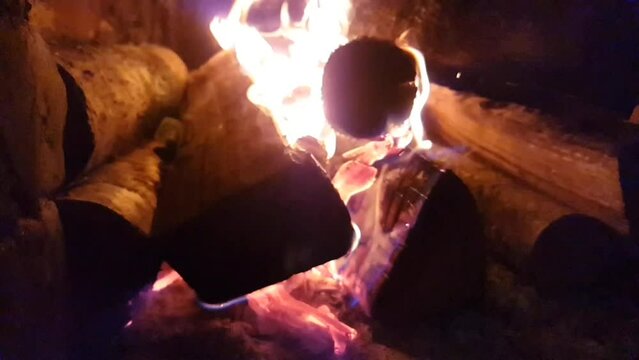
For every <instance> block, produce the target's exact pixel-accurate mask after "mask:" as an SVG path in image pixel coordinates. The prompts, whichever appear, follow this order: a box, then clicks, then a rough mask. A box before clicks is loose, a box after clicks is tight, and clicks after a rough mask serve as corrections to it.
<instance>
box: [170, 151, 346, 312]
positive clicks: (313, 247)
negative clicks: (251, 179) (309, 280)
mask: <svg viewBox="0 0 639 360" xmlns="http://www.w3.org/2000/svg"><path fill="white" fill-rule="evenodd" d="M351 241H352V227H351V220H350V216H349V214H348V211H347V209H346V207H345V206H344V204H343V203H342V201H341V199H340V197H339V195H338V193H337V191H336V190H335V189H334V188H333V185H332V184H331V182H330V180H329V179H328V178H327V177H326V175H325V174H324V173H323V171H322V170H321V169H320V168H319V167H317V165H316V164H315V162H314V161H313V160H311V159H310V158H308V157H304V159H301V160H299V161H297V162H291V164H290V165H289V166H287V167H286V168H285V169H284V170H283V171H281V172H280V173H278V174H277V175H275V176H274V177H271V178H270V179H268V180H266V181H263V182H261V183H258V184H256V185H254V186H253V187H251V188H249V189H247V190H245V191H243V192H239V193H236V194H234V195H231V196H228V197H226V198H223V199H221V200H220V201H218V202H216V203H214V204H213V205H212V206H211V207H209V209H208V210H206V211H204V212H203V213H201V214H200V215H199V216H197V217H195V218H194V219H192V220H190V221H188V222H187V223H185V224H184V225H182V226H180V227H178V228H177V229H176V230H174V231H171V232H169V233H167V234H166V235H164V236H163V242H164V244H165V249H164V253H165V255H166V259H167V261H168V263H169V264H170V265H171V266H172V267H173V268H174V269H175V270H176V271H177V272H178V273H180V275H181V276H182V277H183V278H184V280H185V281H186V282H187V283H188V284H189V285H190V286H191V287H192V288H193V289H194V290H195V291H196V293H197V295H198V297H199V299H200V300H201V301H203V302H205V303H209V304H217V303H222V302H226V301H228V300H231V299H234V298H237V297H240V296H243V295H245V294H248V293H250V292H252V291H255V290H258V289H260V288H263V287H265V286H268V285H271V284H275V283H277V282H280V281H283V280H285V279H287V278H289V277H290V276H292V275H294V274H297V273H300V272H304V271H306V270H309V269H311V268H312V267H315V266H317V265H321V264H323V263H326V262H328V261H330V260H333V259H336V258H339V257H341V256H343V255H344V254H346V252H347V251H348V250H349V248H350V246H351Z"/></svg>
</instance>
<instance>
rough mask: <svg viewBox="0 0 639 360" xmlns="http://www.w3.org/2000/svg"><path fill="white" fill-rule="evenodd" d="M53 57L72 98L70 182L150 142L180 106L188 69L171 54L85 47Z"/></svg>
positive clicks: (147, 48)
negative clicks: (145, 141)
mask: <svg viewBox="0 0 639 360" xmlns="http://www.w3.org/2000/svg"><path fill="white" fill-rule="evenodd" d="M55 55H56V59H57V61H58V62H59V64H60V72H61V74H62V76H63V78H64V80H65V84H66V85H67V90H68V94H69V111H68V118H67V128H66V131H65V138H64V153H65V161H66V164H65V167H66V170H67V176H66V178H67V180H72V179H73V178H75V176H77V175H78V174H80V173H81V172H82V171H84V170H88V169H92V168H94V167H96V166H97V165H100V164H102V163H104V162H106V161H109V160H110V159H112V158H114V157H117V156H120V155H123V154H125V153H127V152H129V151H131V150H133V149H134V148H135V147H136V146H137V145H139V144H141V143H142V142H143V141H144V140H145V139H149V138H150V137H151V135H152V134H153V132H154V131H155V128H156V127H157V125H158V123H159V121H160V120H161V119H162V117H163V116H165V115H167V114H171V113H174V112H177V109H178V106H179V104H180V101H181V100H182V96H183V93H184V89H185V86H186V78H187V70H186V66H185V65H184V63H183V62H182V60H180V58H179V57H178V56H177V55H176V54H175V53H173V52H172V51H170V50H168V49H165V48H161V47H159V46H153V45H140V46H133V45H120V46H111V47H91V46H84V47H74V48H60V49H57V50H56V52H55Z"/></svg>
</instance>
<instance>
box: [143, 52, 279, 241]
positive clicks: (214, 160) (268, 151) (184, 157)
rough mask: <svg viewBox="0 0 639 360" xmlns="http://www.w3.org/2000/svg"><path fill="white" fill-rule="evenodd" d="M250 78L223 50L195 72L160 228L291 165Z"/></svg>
mask: <svg viewBox="0 0 639 360" xmlns="http://www.w3.org/2000/svg"><path fill="white" fill-rule="evenodd" d="M250 83H251V82H250V79H249V78H248V77H246V75H244V74H243V73H242V70H241V68H240V65H239V63H238V62H237V60H236V59H235V54H234V53H232V52H222V53H219V54H218V55H216V56H215V57H213V58H212V59H211V60H210V61H209V62H208V63H207V64H206V65H204V66H203V67H202V68H200V69H198V70H197V71H195V72H193V73H192V75H191V78H190V80H189V86H188V89H187V91H186V98H185V108H184V111H183V113H182V116H181V118H182V120H183V122H184V129H185V134H184V146H183V147H182V148H181V149H180V151H179V153H178V156H177V159H176V160H175V162H174V164H173V165H172V166H171V169H170V171H168V172H167V174H166V178H165V179H164V186H163V187H162V189H161V192H160V195H159V204H158V213H157V216H156V221H155V226H154V227H155V229H154V231H155V232H156V233H158V234H159V233H162V232H165V231H167V230H169V229H175V228H176V227H177V226H179V225H180V224H183V223H184V222H186V221H187V220H189V219H192V218H194V217H195V216H197V215H198V214H200V213H202V212H204V211H205V210H207V209H208V208H209V207H210V206H211V205H212V204H214V203H215V202H216V201H217V200H219V199H221V198H222V197H224V196H229V195H231V194H233V193H236V192H239V191H241V190H244V189H248V188H249V187H251V186H252V185H255V184H258V183H260V182H262V181H265V180H266V179H268V178H270V177H272V176H273V175H275V174H277V173H278V172H279V171H280V170H282V169H284V168H285V167H286V166H287V165H288V164H290V160H289V159H288V157H287V155H286V154H285V146H284V144H283V142H282V139H281V137H280V135H279V134H278V132H277V130H276V128H275V126H274V124H273V121H272V120H271V118H269V117H268V116H267V115H265V114H264V113H263V112H262V111H261V110H260V109H258V108H257V107H256V106H255V105H253V104H252V103H251V102H249V101H248V99H247V98H246V91H247V90H248V88H249V86H250Z"/></svg>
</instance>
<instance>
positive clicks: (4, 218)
mask: <svg viewBox="0 0 639 360" xmlns="http://www.w3.org/2000/svg"><path fill="white" fill-rule="evenodd" d="M454 6H457V5H446V4H441V3H440V2H438V1H434V0H433V1H431V2H419V1H405V2H401V4H384V3H383V2H375V1H369V0H308V1H306V0H299V1H297V0H272V1H271V0H235V1H234V2H233V3H232V4H229V7H228V8H224V6H223V5H221V4H218V3H216V2H207V1H204V0H197V1H192V2H188V1H183V0H175V1H165V2H157V1H148V2H130V1H121V2H115V1H110V0H100V1H94V2H92V1H82V2H76V1H70V0H39V1H31V2H30V1H24V0H18V1H8V2H6V4H5V5H3V8H4V9H5V11H4V13H0V47H1V48H3V49H4V50H5V51H4V52H3V53H5V54H6V57H5V58H4V59H2V60H0V65H2V66H1V67H0V78H1V79H3V82H4V83H5V84H6V85H4V86H3V87H2V90H1V95H0V96H1V97H2V98H3V99H5V100H4V101H3V103H2V104H1V105H0V120H2V124H0V149H2V151H1V152H0V155H1V156H0V201H4V202H3V203H2V204H3V209H6V211H5V210H3V211H1V212H0V230H1V231H3V233H2V239H4V240H0V264H2V265H3V266H5V267H6V271H3V272H2V273H3V274H4V275H2V276H0V309H1V308H6V309H9V310H10V311H9V312H6V315H5V313H0V322H2V324H3V325H4V324H5V323H6V324H7V325H9V326H8V327H7V329H10V330H9V331H8V332H7V336H6V339H5V338H4V335H2V334H0V358H2V359H4V356H9V357H8V358H10V359H12V358H24V359H29V358H41V356H42V355H43V354H53V355H52V356H53V357H57V358H69V359H88V358H99V357H103V358H108V359H112V358H113V359H114V358H124V359H140V358H158V359H164V358H166V359H170V358H210V357H211V356H213V357H216V358H229V357H231V356H235V357H238V356H239V358H266V359H289V358H290V359H297V358H304V359H310V358H313V359H322V358H348V359H382V358H392V359H405V358H424V357H428V358H431V357H432V358H450V357H469V356H470V355H469V354H471V353H473V352H474V351H475V349H481V352H485V353H486V354H492V355H487V357H489V358H490V357H499V356H498V355H499V354H501V356H502V357H503V356H504V354H508V355H506V357H512V356H511V355H512V354H519V355H521V354H523V353H526V354H528V353H530V354H531V355H530V356H532V357H549V358H557V357H562V356H563V355H566V354H568V356H569V357H576V358H587V357H589V356H590V355H592V354H591V353H585V352H583V351H581V350H579V351H578V350H576V349H571V350H570V351H568V350H565V348H564V347H563V346H558V345H557V344H555V343H551V344H550V345H548V343H547V342H549V341H551V340H549V338H552V339H555V340H553V341H560V342H562V344H563V342H564V340H565V343H571V342H573V341H574V342H575V343H580V344H590V342H591V340H592V339H591V337H589V336H590V335H583V334H582V332H583V331H581V330H580V327H581V326H584V325H583V324H590V323H592V322H594V320H593V321H590V318H588V316H589V315H588V314H586V313H587V312H584V311H580V310H579V309H581V308H580V306H584V307H588V306H594V305H592V304H593V302H589V301H590V300H587V301H586V300H583V298H584V297H586V298H588V299H590V297H593V298H596V299H601V298H606V299H609V300H607V301H611V302H612V303H614V304H615V306H612V305H610V303H606V304H604V305H602V306H601V308H602V309H603V308H605V309H606V310H601V312H602V313H603V315H601V316H602V317H603V318H605V319H606V320H607V317H611V318H615V319H617V320H614V321H613V322H612V323H613V324H615V330H612V329H609V331H607V334H606V335H601V336H599V337H597V336H594V335H593V336H592V337H596V338H597V339H603V340H601V341H600V343H603V344H605V345H602V346H601V349H600V351H599V352H598V354H599V355H601V354H604V355H603V356H600V357H602V358H606V357H607V355H610V354H612V353H611V351H613V350H614V349H617V348H619V347H620V346H621V347H623V346H625V347H624V354H632V355H637V354H639V353H637V349H638V348H637V347H636V346H637V343H636V341H635V340H634V339H635V338H636V339H639V328H637V323H636V306H631V305H628V304H629V303H632V302H633V301H634V300H636V294H637V289H638V288H639V287H638V286H639V283H637V261H638V259H639V247H637V244H636V238H637V214H636V213H637V211H636V209H635V208H636V201H637V196H636V195H637V190H636V189H635V187H634V186H633V184H634V182H635V180H636V178H637V171H636V168H637V166H636V165H635V162H636V161H635V160H636V159H637V158H639V155H637V153H638V151H637V148H639V146H636V143H637V142H636V140H635V135H634V130H628V128H633V127H634V125H631V124H623V125H619V126H617V127H615V128H614V129H612V126H609V127H606V132H605V133H604V132H602V133H601V134H600V133H596V134H594V135H593V133H592V132H590V133H589V132H588V131H582V129H580V126H581V127H585V126H586V125H583V124H591V122H592V121H595V120H592V119H593V118H596V117H602V118H605V117H608V116H616V115H615V114H617V113H615V110H611V109H609V108H603V107H598V106H599V105H596V104H594V103H593V104H589V105H585V104H582V103H578V101H579V100H575V99H577V97H575V96H572V95H566V96H563V95H562V96H559V98H560V99H562V100H561V101H570V103H569V104H571V106H575V104H578V106H575V107H578V108H579V109H585V110H579V111H575V112H574V113H571V112H566V111H564V112H563V113H558V112H555V113H553V112H552V111H550V110H547V109H546V108H544V110H543V111H540V110H532V109H530V108H527V107H525V106H523V105H518V104H514V103H506V102H499V101H498V100H501V99H498V98H499V97H500V96H501V95H500V94H501V93H500V91H498V90H495V89H496V88H491V87H490V86H489V85H486V83H487V81H485V80H484V78H483V77H482V76H488V75H486V74H488V73H489V71H488V70H486V72H485V73H482V74H480V75H477V74H476V71H478V70H476V69H475V68H474V67H473V66H474V65H472V64H471V65H467V64H466V62H467V58H466V56H467V54H461V55H460V54H455V55H454V56H453V55H451V57H450V58H448V57H446V56H448V55H450V53H447V51H449V50H446V51H443V50H441V49H438V48H433V46H434V45H433V46H431V45H429V44H428V42H429V41H438V39H440V37H441V38H443V37H445V36H444V35H441V36H440V35H433V34H430V33H426V30H424V29H435V30H438V31H439V32H440V33H444V32H445V31H450V35H449V36H450V38H451V39H456V36H457V35H458V33H459V32H463V31H467V30H468V29H467V28H464V29H462V30H459V31H455V30H453V29H451V28H450V26H451V24H453V23H454V21H456V20H454V19H457V17H460V18H463V16H461V15H460V12H459V11H453V10H451V9H452V7H454ZM628 6H630V5H628ZM504 11H505V10H504ZM566 11H567V10H566ZM478 16H479V17H480V18H482V17H483V16H485V14H483V13H481V12H479V15H478ZM440 21H441V23H440ZM575 21H577V20H575ZM426 22H430V23H428V24H426ZM504 24H505V22H504ZM502 25H503V24H502ZM504 26H505V25H504ZM469 27H470V29H471V30H473V29H474V28H473V27H472V26H470V25H469ZM517 29H519V28H517ZM517 31H520V30H517ZM521 31H523V30H521ZM467 32H468V33H469V35H468V37H469V38H471V37H472V36H473V35H472V31H467ZM509 36H510V35H509ZM518 36H520V37H521V39H520V40H521V42H520V43H519V42H517V41H515V40H516V39H519V38H517V37H516V36H515V35H512V39H511V38H510V37H509V38H508V39H509V40H508V41H511V42H517V43H518V44H520V45H521V46H520V47H518V48H517V49H516V50H517V51H519V52H518V53H517V54H518V55H517V56H523V55H522V54H524V53H525V52H526V51H529V50H530V49H529V48H528V47H530V48H533V49H534V48H540V46H537V47H535V46H536V43H534V42H535V41H537V40H538V39H537V38H536V37H534V36H533V35H530V34H529V33H522V34H519V35H518ZM508 41H505V43H508ZM460 43H463V42H462V41H460ZM464 44H465V43H464ZM508 44H510V43H508ZM466 45H467V44H466ZM511 45H512V44H511ZM524 45H525V46H524ZM527 46H528V47H527ZM468 49H469V50H468V51H471V50H472V49H473V47H472V46H469V47H468ZM495 49H496V51H502V50H503V49H502V48H499V47H497V46H496V48H495ZM507 50H508V51H510V48H508V49H507ZM504 51H505V50H504ZM506 52H507V51H506ZM444 60H446V61H444ZM481 61H485V59H484V58H480V59H479V60H478V64H480V63H481ZM431 63H434V64H435V65H434V66H433V67H431ZM427 64H428V66H427ZM478 66H479V65H478ZM478 68H479V67H478ZM433 69H434V70H433ZM508 71H509V70H508V69H506V68H504V74H506V73H507V72H508ZM429 72H430V75H431V76H430V77H429ZM504 77H506V75H504ZM431 79H433V81H434V83H433V84H431V82H430V81H431ZM506 82H507V84H508V86H510V87H511V88H513V89H514V88H516V87H517V86H520V85H517V84H515V85H513V83H512V82H509V81H506ZM436 83H445V84H446V85H448V86H449V87H444V86H442V85H437V84H436ZM530 83H531V84H532V83H533V81H532V80H531V81H530ZM463 86H468V87H469V89H470V90H471V91H472V90H474V89H477V91H479V92H481V91H486V92H488V93H490V94H495V97H496V98H495V99H493V100H489V99H487V98H484V97H481V96H478V95H473V94H471V93H465V92H462V91H458V90H453V89H452V88H460V87H463ZM521 86H526V85H521ZM513 91H515V90H513ZM557 91H559V90H557ZM549 92H550V90H549ZM505 93H508V95H507V96H506V95H505V98H506V100H511V98H510V97H509V96H510V93H509V91H505ZM513 96H515V95H513ZM544 96H545V95H544ZM566 99H569V100H566ZM534 100H538V98H535V99H534ZM540 101H541V100H540ZM558 101H559V100H558ZM562 104H563V103H562ZM599 104H601V103H599ZM633 105H635V104H633ZM532 106H535V105H532ZM539 107H542V106H539ZM568 107H569V106H568V105H566V106H565V108H568ZM584 113H588V116H589V117H588V118H587V119H585V120H584V119H582V115H583V114H584ZM631 123H632V121H631ZM566 124H573V125H571V126H573V127H572V128H571V126H568V125H566ZM575 124H576V125H575ZM575 128H577V130H575ZM602 134H603V135H602ZM593 301H594V300H593ZM597 301H599V300H597ZM583 304H586V305H583ZM620 304H625V305H620ZM624 306H625V307H624ZM610 308H614V310H610ZM557 309H559V310H557ZM633 311H635V312H633ZM558 314H559V315H558ZM597 314H598V313H597ZM633 314H634V315H633ZM593 316H594V315H593ZM549 318H552V319H553V320H552V321H551V320H548V319H549ZM555 318H557V320H555ZM633 319H634V320H633ZM633 321H634V322H633ZM16 324H19V326H18V325H16ZM540 324H543V325H540ZM478 329H479V330H478ZM593 331H594V330H593ZM547 333H550V334H551V335H548V336H546V335H545V334H547ZM567 334H568V335H567ZM629 335H630V336H629ZM634 335H637V336H636V337H635V336H634ZM563 337H566V339H564V338H563ZM557 338H560V339H564V340H556V339H557ZM628 338H632V339H633V340H628V341H626V340H627V339H628ZM504 339H506V340H504ZM624 339H626V340H624ZM593 341H594V340H593ZM32 343H33V344H34V345H33V346H31V345H30V344H32ZM115 343H117V344H118V345H117V346H114V344H115ZM504 343H508V344H511V343H515V344H519V345H517V346H514V345H508V346H514V348H513V349H511V348H510V347H508V348H507V349H506V350H504V349H503V348H502V347H503V346H505V345H503V344H504ZM469 344H470V345H469ZM522 344H523V345H522ZM531 344H535V345H534V346H532V345H531ZM620 344H621V345H620ZM191 345H192V346H191ZM518 346H521V347H523V350H522V349H520V348H518ZM633 346H634V347H633ZM187 348H188V349H187ZM467 348H468V349H473V350H468V352H467V351H466V350H465V349H467ZM533 348H534V349H533ZM558 348H560V349H561V350H557V349H558ZM5 349H6V350H5ZM589 349H591V350H592V348H589ZM611 349H612V350H611ZM556 351H558V352H556ZM563 351H566V352H563ZM580 351H581V352H580ZM593 351H594V350H593ZM5 354H6V355H5ZM460 354H464V355H460ZM558 354H559V355H558ZM611 356H612V355H611ZM608 357H610V356H608Z"/></svg>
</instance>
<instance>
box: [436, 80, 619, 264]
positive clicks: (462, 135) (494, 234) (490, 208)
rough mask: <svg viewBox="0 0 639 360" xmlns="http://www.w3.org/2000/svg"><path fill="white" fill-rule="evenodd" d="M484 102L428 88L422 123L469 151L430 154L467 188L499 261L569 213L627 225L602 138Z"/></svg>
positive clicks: (522, 251)
mask: <svg viewBox="0 0 639 360" xmlns="http://www.w3.org/2000/svg"><path fill="white" fill-rule="evenodd" d="M487 103H488V100H486V99H483V98H479V97H472V96H464V95H461V94H457V93H455V92H453V91H451V90H448V89H446V88H442V87H437V86H433V91H432V97H431V101H430V102H429V106H428V108H427V118H428V121H427V124H428V125H429V126H430V127H431V129H430V132H429V133H430V134H431V136H435V137H436V138H438V139H440V140H442V141H444V142H445V143H447V144H449V145H450V146H451V149H462V152H463V151H466V150H468V151H469V153H468V154H464V155H461V154H459V153H456V152H455V151H451V150H448V151H441V152H439V153H437V154H436V155H434V156H436V157H439V158H440V160H441V161H443V162H445V163H446V164H447V166H449V167H450V168H452V169H454V170H455V171H456V173H457V174H458V175H459V176H460V177H461V178H462V179H463V180H464V182H465V183H466V184H468V186H469V188H470V189H471V190H472V192H473V194H474V195H475V197H476V198H477V201H478V206H479V208H480V210H481V212H482V213H483V214H484V217H485V219H486V222H487V230H488V237H489V239H491V248H492V250H494V251H495V253H496V254H501V255H503V257H504V258H503V259H502V260H504V261H506V263H509V264H511V265H513V266H517V267H519V266H521V265H522V264H523V260H524V257H525V256H526V255H527V254H528V253H529V252H530V250H531V249H532V247H533V245H534V243H535V242H536V240H537V237H538V236H539V235H540V234H541V233H542V231H543V230H544V229H545V228H546V227H547V226H548V225H549V224H551V223H552V222H553V221H555V220H557V219H559V218H561V217H563V216H566V215H569V214H573V213H582V214H585V215H590V216H594V217H596V218H599V219H601V220H603V221H604V222H605V223H607V224H608V225H609V226H612V227H613V228H614V229H616V230H617V231H620V232H626V231H627V222H626V219H625V218H624V211H623V209H624V204H623V201H622V198H621V190H620V185H619V181H618V174H617V161H616V158H615V156H614V155H613V154H612V152H613V151H612V146H611V145H610V144H609V143H605V142H602V141H599V140H595V139H587V138H582V137H577V136H574V135H569V134H564V133H562V132H561V131H559V130H558V129H556V128H554V127H552V126H551V125H550V124H549V123H548V120H549V119H546V118H544V117H542V116H540V115H538V114H535V113H531V112H530V111H528V110H527V109H525V108H523V107H517V106H514V105H513V106H509V107H507V108H504V109H491V108H489V107H487V106H485V105H486V104H487ZM435 153H436V151H435V152H433V154H435Z"/></svg>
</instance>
